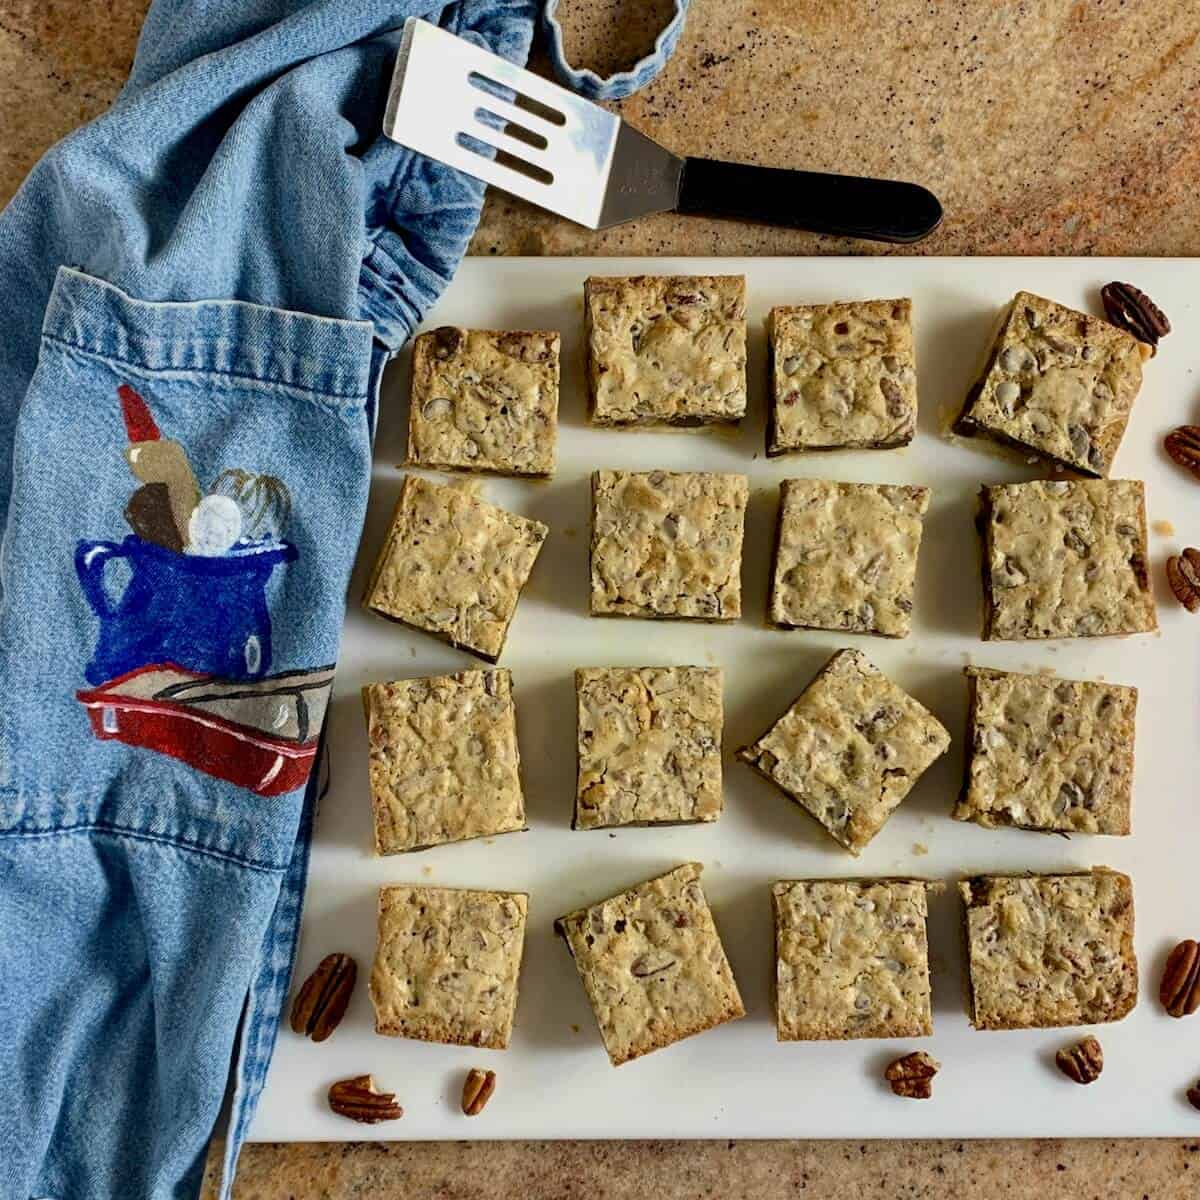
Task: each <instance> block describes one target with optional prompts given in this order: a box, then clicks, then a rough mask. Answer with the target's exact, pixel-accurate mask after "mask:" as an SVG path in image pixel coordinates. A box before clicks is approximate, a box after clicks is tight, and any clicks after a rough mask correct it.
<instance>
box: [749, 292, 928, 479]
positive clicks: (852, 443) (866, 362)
mask: <svg viewBox="0 0 1200 1200" xmlns="http://www.w3.org/2000/svg"><path fill="white" fill-rule="evenodd" d="M767 338H768V342H769V346H770V372H771V379H770V388H771V408H770V414H769V418H768V423H767V455H768V456H769V457H771V458H774V457H775V456H777V455H780V454H787V453H789V452H792V451H797V450H842V449H853V448H858V449H868V450H885V449H888V448H890V447H893V446H905V445H907V444H908V443H909V442H911V441H912V439H913V433H914V432H915V431H916V427H917V366H916V356H915V352H914V349H913V336H912V301H911V300H851V301H845V302H842V303H838V304H804V305H798V306H796V307H793V308H773V309H772V310H771V315H770V317H769V318H768V320H767Z"/></svg>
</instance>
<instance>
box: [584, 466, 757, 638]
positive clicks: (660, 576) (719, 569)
mask: <svg viewBox="0 0 1200 1200" xmlns="http://www.w3.org/2000/svg"><path fill="white" fill-rule="evenodd" d="M748 498H749V486H748V484H747V482H746V477H745V476H744V475H710V474H699V473H697V474H691V473H676V472H672V471H649V472H643V473H636V472H629V471H596V472H594V473H593V475H592V552H591V570H592V603H591V612H592V616H593V617H650V618H674V619H677V620H692V621H734V620H736V619H737V618H738V617H739V616H740V615H741V611H742V578H741V573H742V530H743V526H744V524H745V519H746V501H747V499H748Z"/></svg>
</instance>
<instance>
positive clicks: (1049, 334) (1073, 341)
mask: <svg viewBox="0 0 1200 1200" xmlns="http://www.w3.org/2000/svg"><path fill="white" fill-rule="evenodd" d="M1150 354H1151V348H1150V347H1149V346H1146V345H1144V344H1143V343H1141V342H1139V341H1138V340H1137V338H1135V337H1133V336H1132V335H1131V334H1129V333H1126V332H1125V330H1123V329H1118V328H1117V327H1116V326H1115V325H1110V324H1109V323H1108V322H1107V321H1105V320H1102V319H1101V318H1100V317H1092V316H1088V314H1087V313H1081V312H1076V311H1075V310H1074V309H1072V308H1067V307H1066V306H1065V305H1062V304H1056V303H1055V302H1054V301H1053V300H1045V299H1043V298H1042V297H1041V296H1035V295H1033V294H1032V293H1030V292H1018V293H1017V295H1016V297H1015V298H1014V299H1013V300H1012V302H1011V303H1010V304H1009V306H1008V308H1007V309H1005V310H1004V312H1003V313H1002V314H1001V318H1000V326H999V331H998V332H997V334H996V336H995V340H994V342H993V343H992V347H991V351H990V353H989V354H988V358H987V363H986V366H985V367H984V370H983V374H982V376H981V377H980V379H979V381H978V382H977V383H976V384H975V386H974V387H973V388H972V389H971V391H970V393H969V394H968V396H967V401H966V405H965V406H964V408H963V411H962V415H961V416H960V417H959V419H958V423H957V424H956V425H955V430H956V432H958V433H962V434H966V435H968V436H971V435H975V434H981V435H983V436H985V437H989V438H992V439H993V440H995V441H999V442H1003V443H1006V444H1008V445H1011V446H1015V447H1016V448H1017V449H1019V450H1021V451H1023V452H1025V453H1030V452H1032V453H1033V454H1036V455H1038V456H1039V457H1041V458H1045V459H1049V460H1050V461H1052V462H1056V463H1060V464H1062V465H1063V466H1066V467H1070V468H1071V469H1072V470H1074V471H1078V472H1079V473H1080V474H1082V475H1091V476H1096V477H1100V476H1105V475H1107V474H1108V473H1109V470H1110V469H1111V467H1112V462H1113V458H1114V456H1115V455H1116V453H1117V447H1118V446H1119V445H1120V442H1121V437H1122V435H1123V434H1124V432H1125V426H1126V424H1127V423H1128V421H1129V413H1130V410H1131V409H1132V408H1133V402H1134V400H1135V398H1136V397H1137V394H1138V390H1139V389H1140V388H1141V386H1142V363H1143V362H1144V361H1145V359H1146V358H1148V357H1149V356H1150Z"/></svg>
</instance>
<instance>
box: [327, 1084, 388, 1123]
mask: <svg viewBox="0 0 1200 1200" xmlns="http://www.w3.org/2000/svg"><path fill="white" fill-rule="evenodd" d="M329 1107H330V1108H332V1109H333V1111H334V1112H335V1113H337V1114H338V1116H341V1117H349V1119H350V1120H351V1121H359V1122H361V1123H362V1124H363V1125H377V1124H378V1123H379V1122H380V1121H395V1120H397V1119H399V1118H400V1117H402V1116H404V1109H402V1108H401V1107H400V1105H399V1104H397V1103H396V1097H395V1095H393V1093H391V1092H380V1091H377V1090H376V1088H375V1080H374V1079H373V1078H372V1077H371V1076H370V1075H355V1076H354V1077H353V1078H352V1079H340V1080H338V1082H337V1083H335V1084H333V1085H332V1086H331V1087H330V1089H329Z"/></svg>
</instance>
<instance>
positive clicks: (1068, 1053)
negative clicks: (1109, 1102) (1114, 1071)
mask: <svg viewBox="0 0 1200 1200" xmlns="http://www.w3.org/2000/svg"><path fill="white" fill-rule="evenodd" d="M1054 1063H1055V1065H1056V1066H1057V1067H1058V1069H1059V1070H1060V1071H1061V1072H1062V1073H1063V1074H1064V1075H1065V1076H1066V1077H1067V1078H1068V1079H1073V1080H1074V1081H1075V1082H1076V1083H1084V1084H1087V1083H1095V1082H1096V1080H1097V1079H1099V1078H1100V1073H1101V1072H1102V1071H1103V1070H1104V1051H1103V1050H1102V1049H1101V1047H1100V1043H1099V1042H1098V1041H1096V1039H1095V1038H1094V1037H1091V1036H1088V1037H1085V1038H1082V1039H1081V1040H1079V1041H1078V1042H1073V1043H1072V1044H1071V1045H1070V1046H1064V1047H1063V1048H1062V1049H1061V1050H1059V1051H1058V1052H1057V1053H1056V1054H1055V1056H1054Z"/></svg>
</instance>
